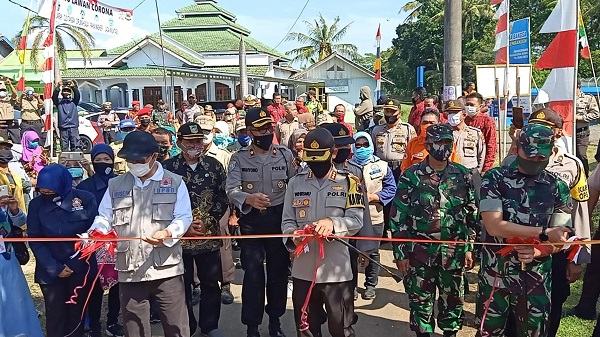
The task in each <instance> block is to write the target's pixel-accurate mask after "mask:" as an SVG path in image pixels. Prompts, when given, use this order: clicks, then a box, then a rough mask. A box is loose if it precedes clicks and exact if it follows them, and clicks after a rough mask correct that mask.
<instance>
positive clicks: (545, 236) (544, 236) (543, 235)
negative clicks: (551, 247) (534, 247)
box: [539, 226, 549, 242]
mask: <svg viewBox="0 0 600 337" xmlns="http://www.w3.org/2000/svg"><path fill="white" fill-rule="evenodd" d="M546 229H547V228H546V226H544V227H542V232H541V233H540V236H539V238H540V241H542V242H546V241H548V239H549V238H548V234H547V233H546Z"/></svg>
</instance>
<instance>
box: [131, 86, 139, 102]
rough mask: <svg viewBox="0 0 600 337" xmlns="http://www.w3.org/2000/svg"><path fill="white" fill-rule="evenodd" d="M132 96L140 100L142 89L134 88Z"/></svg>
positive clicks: (135, 99)
mask: <svg viewBox="0 0 600 337" xmlns="http://www.w3.org/2000/svg"><path fill="white" fill-rule="evenodd" d="M132 96H133V100H134V101H139V100H140V89H133V91H132Z"/></svg>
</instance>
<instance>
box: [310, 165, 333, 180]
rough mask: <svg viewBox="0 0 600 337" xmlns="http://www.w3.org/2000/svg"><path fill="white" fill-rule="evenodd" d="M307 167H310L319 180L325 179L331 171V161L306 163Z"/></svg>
mask: <svg viewBox="0 0 600 337" xmlns="http://www.w3.org/2000/svg"><path fill="white" fill-rule="evenodd" d="M306 165H308V167H309V168H310V170H311V171H312V173H313V174H314V175H315V177H317V178H319V179H321V178H324V177H325V176H326V175H327V173H329V170H331V162H330V161H316V162H306Z"/></svg>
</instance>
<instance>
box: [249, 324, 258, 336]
mask: <svg viewBox="0 0 600 337" xmlns="http://www.w3.org/2000/svg"><path fill="white" fill-rule="evenodd" d="M246 337H260V333H259V332H258V327H257V326H249V327H248V330H247V331H246Z"/></svg>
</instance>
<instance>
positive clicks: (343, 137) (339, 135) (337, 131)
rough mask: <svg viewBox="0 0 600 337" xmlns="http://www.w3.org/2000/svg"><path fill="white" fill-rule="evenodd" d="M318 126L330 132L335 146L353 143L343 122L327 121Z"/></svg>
mask: <svg viewBox="0 0 600 337" xmlns="http://www.w3.org/2000/svg"><path fill="white" fill-rule="evenodd" d="M319 127H320V128H323V129H326V130H327V131H329V132H330V133H331V135H332V136H333V140H334V142H335V145H337V146H344V145H350V144H354V138H353V137H352V136H351V135H350V130H348V128H347V127H346V126H345V125H344V124H340V123H327V124H321V125H320V126H319Z"/></svg>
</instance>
